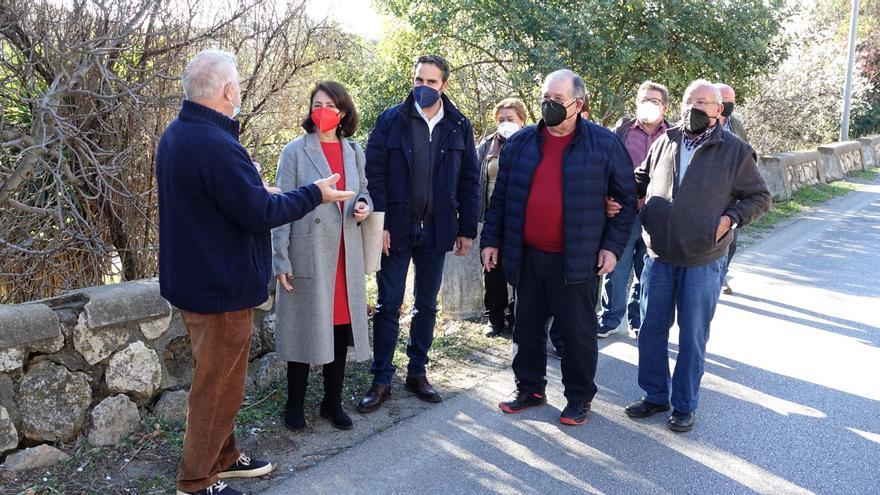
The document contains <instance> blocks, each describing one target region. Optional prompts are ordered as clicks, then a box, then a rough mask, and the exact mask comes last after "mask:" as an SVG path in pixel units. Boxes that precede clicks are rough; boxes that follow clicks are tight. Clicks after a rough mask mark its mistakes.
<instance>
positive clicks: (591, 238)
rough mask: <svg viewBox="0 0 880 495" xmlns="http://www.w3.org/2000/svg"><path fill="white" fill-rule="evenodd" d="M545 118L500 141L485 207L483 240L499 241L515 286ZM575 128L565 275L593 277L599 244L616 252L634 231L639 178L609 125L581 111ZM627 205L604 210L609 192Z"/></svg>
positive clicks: (567, 169)
mask: <svg viewBox="0 0 880 495" xmlns="http://www.w3.org/2000/svg"><path fill="white" fill-rule="evenodd" d="M544 128H545V125H544V123H543V121H541V122H539V123H538V124H537V125H530V126H528V127H525V128H523V129H521V130H519V131H517V133H516V134H514V135H513V136H511V137H510V138H508V139H507V142H506V143H505V144H504V147H503V148H501V157H500V158H499V167H500V170H499V172H498V181H497V182H496V183H495V190H494V192H493V193H492V199H491V200H490V201H489V210H488V212H487V213H486V220H485V224H484V225H483V232H482V234H481V237H480V248H481V249H482V248H486V247H495V248H500V250H501V256H502V260H501V261H502V265H503V266H504V275H505V276H506V277H507V280H508V281H509V282H510V283H511V285H513V286H514V287H516V284H517V283H518V281H519V272H520V259H521V257H522V251H523V233H524V231H525V220H526V203H527V202H528V199H529V192H530V191H531V187H532V178H533V177H534V175H535V170H536V169H537V168H538V164H539V163H540V162H541V153H542V145H543V142H544V135H543V132H544ZM574 133H575V135H574V137H573V138H572V141H571V143H570V144H569V145H568V147H567V148H566V149H565V152H564V154H563V161H562V180H563V183H562V195H563V199H562V204H563V205H562V208H563V212H562V222H563V227H562V228H563V253H562V254H563V258H564V266H565V283H566V284H577V283H581V282H585V281H586V280H588V277H595V276H596V274H597V271H598V269H597V268H596V262H597V259H598V253H599V250H600V249H607V250H609V251H611V252H612V253H614V255H615V256H617V258H618V259H620V254H621V253H622V252H623V249H624V247H625V246H626V241H627V240H628V239H629V234H630V229H631V227H632V222H633V219H634V218H635V214H636V183H635V178H634V176H633V167H632V160H631V159H630V157H629V153H627V152H626V148H624V146H623V143H621V142H620V139H618V137H617V136H615V135H614V134H613V133H612V132H611V131H609V130H607V129H605V128H603V127H600V126H598V125H596V124H593V123H591V122H587V121H586V120H584V119H578V123H577V127H576V128H575V131H574ZM606 195H607V196H611V197H613V198H614V199H615V200H616V201H617V202H618V203H620V205H621V206H622V209H621V211H620V213H618V214H617V215H616V216H615V217H614V218H612V219H608V218H607V217H606V216H605V196H606Z"/></svg>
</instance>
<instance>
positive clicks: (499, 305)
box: [483, 259, 516, 330]
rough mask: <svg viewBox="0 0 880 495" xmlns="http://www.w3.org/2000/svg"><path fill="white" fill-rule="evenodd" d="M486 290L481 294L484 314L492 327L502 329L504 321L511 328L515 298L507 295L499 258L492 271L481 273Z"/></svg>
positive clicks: (505, 281)
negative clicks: (484, 309) (484, 307)
mask: <svg viewBox="0 0 880 495" xmlns="http://www.w3.org/2000/svg"><path fill="white" fill-rule="evenodd" d="M483 281H484V283H485V286H486V292H485V293H484V294H483V304H484V305H485V306H486V316H487V317H488V318H489V324H490V325H492V328H497V329H499V330H500V329H504V323H505V321H506V322H507V323H508V324H509V325H510V328H511V329H513V323H514V321H515V318H514V302H515V301H516V298H509V297H508V295H507V277H505V276H504V268H503V267H502V266H501V260H500V259H499V260H498V265H497V266H496V267H495V268H493V269H492V271H489V272H485V273H484V274H483Z"/></svg>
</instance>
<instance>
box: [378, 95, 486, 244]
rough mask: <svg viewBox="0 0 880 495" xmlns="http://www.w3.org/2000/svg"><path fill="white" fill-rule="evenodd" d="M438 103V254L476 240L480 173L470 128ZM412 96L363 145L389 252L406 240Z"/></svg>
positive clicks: (384, 118)
mask: <svg viewBox="0 0 880 495" xmlns="http://www.w3.org/2000/svg"><path fill="white" fill-rule="evenodd" d="M441 98H442V99H443V118H442V119H441V120H440V122H439V123H438V124H437V126H436V127H435V128H434V132H433V139H436V140H439V141H438V142H439V143H440V144H439V147H438V149H437V154H436V156H435V162H434V178H433V187H434V229H435V238H436V242H437V244H436V246H434V247H435V248H437V249H440V250H442V251H450V250H452V248H453V246H454V245H455V238H456V237H468V238H471V239H474V238H476V237H477V221H478V219H479V214H480V195H479V188H480V169H479V166H478V165H477V156H476V148H475V146H474V132H473V128H472V127H471V123H470V122H469V121H468V120H467V119H466V118H465V117H464V115H462V114H461V112H459V111H458V109H457V108H455V106H454V105H453V104H452V102H451V101H449V98H447V97H446V95H441ZM412 105H413V97H412V93H410V95H409V97H407V99H406V101H404V102H403V103H401V104H399V105H396V106H393V107H391V108H389V109H387V110H385V111H384V112H382V114H381V115H379V118H378V119H377V120H376V127H375V128H373V132H372V133H370V138H369V140H368V141H367V152H366V155H367V163H366V174H367V181H368V182H369V183H370V196H371V197H372V198H373V205H374V207H375V209H376V211H384V212H385V230H387V231H389V232H390V234H391V247H392V248H394V247H395V246H401V245H403V244H404V243H406V242H409V241H408V239H407V234H408V230H407V225H408V223H409V221H410V217H409V216H410V210H409V187H410V185H409V172H410V166H411V164H412V162H413V138H412V131H411V130H410V125H409V118H410V116H409V115H410V109H411V108H412Z"/></svg>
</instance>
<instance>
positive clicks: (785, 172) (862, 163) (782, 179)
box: [758, 134, 880, 201]
mask: <svg viewBox="0 0 880 495" xmlns="http://www.w3.org/2000/svg"><path fill="white" fill-rule="evenodd" d="M878 158H880V134H878V135H873V136H867V137H864V138H861V139H859V140H857V141H844V142H840V143H830V144H826V145H823V146H819V147H818V148H817V149H816V150H809V151H792V152H788V153H776V154H772V155H764V156H762V157H760V158H759V159H758V170H759V171H760V172H761V175H762V176H763V177H764V180H765V181H766V182H767V186H768V187H769V188H770V193H771V194H773V199H775V200H777V201H785V200H787V199H790V198H791V195H792V194H794V193H795V192H797V191H798V189H801V188H803V187H806V186H814V185H816V184H823V183H828V182H833V181H836V180H840V179H842V178H843V177H844V176H845V175H846V174H848V173H851V172H855V171H859V170H870V169H872V168H875V167H877V166H878V165H880V163H878Z"/></svg>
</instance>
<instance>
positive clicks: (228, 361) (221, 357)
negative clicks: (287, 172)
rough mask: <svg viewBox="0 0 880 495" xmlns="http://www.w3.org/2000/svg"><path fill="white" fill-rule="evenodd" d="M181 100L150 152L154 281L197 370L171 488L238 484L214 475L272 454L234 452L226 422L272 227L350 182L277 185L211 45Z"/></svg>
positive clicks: (238, 393)
mask: <svg viewBox="0 0 880 495" xmlns="http://www.w3.org/2000/svg"><path fill="white" fill-rule="evenodd" d="M183 89H184V93H185V94H186V100H184V102H183V107H182V108H181V109H180V114H179V115H178V117H177V119H175V120H174V121H173V122H172V123H171V124H170V125H169V126H168V127H167V128H166V129H165V132H164V133H163V134H162V139H161V141H160V142H159V149H158V152H157V155H156V176H157V179H158V192H159V286H160V290H161V293H162V296H163V297H165V298H166V299H168V301H169V302H171V304H173V305H175V306H176V307H178V308H179V309H180V316H181V318H182V319H183V322H184V324H185V325H186V328H187V331H188V332H189V336H190V341H191V344H192V354H193V362H194V369H193V379H192V387H191V389H190V394H189V404H188V408H187V420H186V436H185V437H184V441H183V459H182V460H181V463H180V469H179V471H178V475H177V490H178V491H177V493H178V494H208V493H211V494H221V495H236V494H239V493H241V492H238V491H236V490H234V489H232V488H230V487H228V486H227V485H226V484H225V483H224V482H222V481H220V478H233V477H255V476H262V475H264V474H267V473H269V472H270V471H272V465H271V464H269V463H267V462H264V461H259V460H256V459H249V458H248V457H247V456H245V455H243V454H240V453H239V452H238V450H237V449H236V447H235V433H234V431H233V426H234V423H235V415H236V413H237V412H238V407H239V405H240V404H241V400H242V398H243V396H244V380H245V374H246V373H247V365H248V352H249V349H250V342H251V331H252V327H253V307H254V306H257V305H260V304H262V303H264V302H265V301H266V300H267V299H268V290H267V288H268V285H269V278H270V275H271V272H272V251H271V249H272V248H271V236H270V230H271V229H272V228H273V227H277V226H279V225H283V224H286V223H289V222H292V221H294V220H297V219H299V218H301V217H302V216H303V215H305V214H306V213H308V212H310V211H312V210H313V209H315V207H316V206H318V205H319V204H321V202H322V201H323V202H325V203H326V202H330V201H334V202H335V201H344V200H345V199H347V198H349V197H351V196H352V195H353V193H351V192H347V191H336V190H334V189H332V188H331V186H332V185H333V184H335V183H336V181H338V180H339V177H338V176H334V177H330V178H327V179H322V180H320V181H318V182H316V183H315V184H310V185H308V186H305V187H302V188H300V189H297V190H295V191H290V192H287V193H284V194H272V192H270V191H269V190H268V189H267V187H266V186H265V185H264V184H263V181H262V179H260V175H259V173H258V172H257V170H256V167H254V164H253V162H252V161H251V159H250V157H249V156H248V153H247V151H245V149H244V148H243V147H242V146H241V144H239V142H238V129H239V127H238V122H236V121H234V120H232V118H234V117H235V116H236V115H237V114H238V109H239V108H240V106H241V96H240V93H239V86H238V71H237V70H236V68H235V58H234V57H233V56H232V55H231V54H228V53H225V52H219V51H213V50H206V51H203V52H200V53H198V54H197V55H196V56H195V57H193V59H192V60H191V61H190V62H189V63H188V64H187V66H186V69H185V70H184V73H183Z"/></svg>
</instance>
